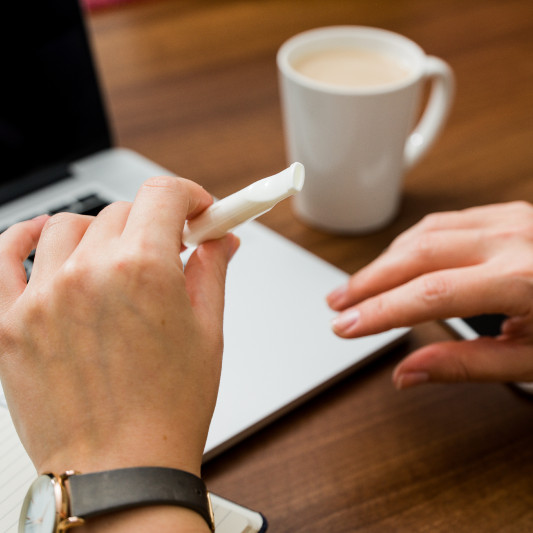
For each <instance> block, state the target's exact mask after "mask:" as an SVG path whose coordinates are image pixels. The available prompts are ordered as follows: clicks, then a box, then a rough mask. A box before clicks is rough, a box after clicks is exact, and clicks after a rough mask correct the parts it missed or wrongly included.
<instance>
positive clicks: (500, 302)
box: [328, 202, 533, 388]
mask: <svg viewBox="0 0 533 533" xmlns="http://www.w3.org/2000/svg"><path fill="white" fill-rule="evenodd" d="M328 303H329V305H330V307H331V308H332V309H334V310H336V311H340V312H341V313H340V314H339V315H338V316H337V317H336V319H335V320H334V321H333V329H334V331H335V332H336V333H337V334H338V335H340V336H341V337H347V338H348V337H359V336H362V335H369V334H372V333H378V332H381V331H385V330H388V329H390V328H394V327H400V326H413V325H415V324H417V323H420V322H424V321H428V320H435V319H444V318H449V317H454V316H463V317H466V316H472V315H476V314H483V313H503V314H505V315H507V316H508V317H509V319H508V320H507V321H505V322H504V324H503V326H502V331H501V335H500V336H499V337H498V338H496V339H489V338H480V339H477V340H474V341H461V342H458V341H450V342H443V343H437V344H433V345H430V346H426V347H424V348H422V349H420V350H418V351H416V352H415V353H413V354H411V355H410V356H409V357H407V358H406V359H405V360H403V361H402V362H401V363H400V364H399V365H398V367H397V368H396V370H395V372H394V375H393V380H394V382H395V384H396V386H397V387H398V388H405V387H409V386H412V385H417V384H420V383H424V382H432V381H533V207H532V206H531V205H529V204H526V203H524V202H513V203H508V204H501V205H490V206H486V207H478V208H472V209H467V210H464V211H461V212H451V213H440V214H433V215H429V216H428V217H426V218H425V219H423V220H422V221H421V222H420V223H418V224H416V225H415V226H413V227H412V228H411V229H409V230H408V231H406V232H405V233H403V234H402V235H400V236H399V237H398V238H397V239H396V240H395V241H394V242H393V243H392V244H391V246H390V247H389V248H388V249H387V250H386V251H385V252H384V253H383V254H382V255H381V256H380V257H378V258H377V259H376V260H375V261H374V262H373V263H371V264H370V265H368V266H367V267H365V268H363V269H362V270H361V271H359V272H358V273H356V274H354V275H353V276H352V277H351V278H350V280H349V282H348V284H347V285H346V286H345V287H340V288H338V289H337V290H335V291H333V292H332V293H331V294H330V295H329V296H328Z"/></svg>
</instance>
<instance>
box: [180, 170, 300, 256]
mask: <svg viewBox="0 0 533 533" xmlns="http://www.w3.org/2000/svg"><path fill="white" fill-rule="evenodd" d="M304 181H305V170H304V166H303V165H302V164H301V163H293V164H292V165H291V166H290V167H289V168H286V169H285V170H283V171H281V172H279V173H278V174H274V176H270V177H268V178H263V179H262V180H259V181H256V182H254V183H252V184H251V185H248V187H245V188H244V189H241V190H240V191H237V192H236V193H233V194H231V195H230V196H227V197H226V198H223V199H222V200H219V201H218V202H215V203H214V204H212V205H211V206H209V207H208V208H207V209H206V210H205V211H204V212H203V213H201V214H200V215H198V216H197V217H195V218H193V219H191V220H188V221H187V222H186V224H185V227H184V229H183V236H182V242H183V244H184V245H185V246H187V247H188V248H192V247H195V246H198V245H199V244H201V243H203V242H205V241H209V240H212V239H219V238H221V237H223V236H224V235H226V233H228V232H230V231H231V230H233V229H235V228H236V227H237V226H238V225H239V224H242V223H243V222H247V221H248V220H253V219H254V218H257V217H258V216H261V215H263V214H264V213H266V212H267V211H270V209H272V208H273V207H274V206H275V205H276V204H277V203H278V202H280V201H281V200H284V199H285V198H288V197H289V196H292V195H293V194H295V193H297V192H299V191H301V190H302V187H303V185H304Z"/></svg>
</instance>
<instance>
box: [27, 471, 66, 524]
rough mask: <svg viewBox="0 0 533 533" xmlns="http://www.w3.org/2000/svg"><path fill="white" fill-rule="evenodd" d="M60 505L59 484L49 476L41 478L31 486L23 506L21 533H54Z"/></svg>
mask: <svg viewBox="0 0 533 533" xmlns="http://www.w3.org/2000/svg"><path fill="white" fill-rule="evenodd" d="M58 502H59V504H58ZM60 504H61V487H60V486H59V482H58V481H56V480H55V479H54V478H52V477H50V476H48V475H43V476H39V477H38V478H37V479H36V480H35V481H34V482H33V484H32V485H31V487H30V489H29V490H28V493H27V494H26V498H25V499H24V503H23V504H22V511H21V515H20V521H19V533H31V532H34V533H53V532H54V531H55V529H56V524H57V519H58V512H57V509H59V508H60V507H59V506H60Z"/></svg>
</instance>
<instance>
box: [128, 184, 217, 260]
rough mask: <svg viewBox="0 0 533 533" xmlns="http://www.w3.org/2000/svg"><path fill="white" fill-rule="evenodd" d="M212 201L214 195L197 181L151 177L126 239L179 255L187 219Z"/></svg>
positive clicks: (139, 197)
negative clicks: (147, 243)
mask: <svg viewBox="0 0 533 533" xmlns="http://www.w3.org/2000/svg"><path fill="white" fill-rule="evenodd" d="M212 202H213V199H212V197H211V195H210V194H209V193H208V192H207V191H206V190H205V189H204V188H203V187H201V186H200V185H198V184H197V183H194V182H193V181H190V180H186V179H184V178H174V177H170V176H160V177H155V178H150V179H148V180H147V181H146V182H145V183H144V184H143V185H142V186H141V188H140V189H139V191H138V193H137V196H136V197H135V200H134V202H133V205H132V208H131V211H130V213H129V216H128V220H127V221H126V225H125V227H124V231H123V233H122V236H123V237H124V238H126V239H130V240H137V241H138V242H143V243H146V242H150V243H151V244H152V245H153V246H155V247H157V248H161V249H170V250H171V251H172V252H177V253H179V252H180V249H181V235H182V233H183V226H184V225H185V220H186V219H188V218H193V217H195V216H196V215H197V214H199V213H201V212H202V211H203V210H204V209H206V208H207V207H209V205H211V203H212Z"/></svg>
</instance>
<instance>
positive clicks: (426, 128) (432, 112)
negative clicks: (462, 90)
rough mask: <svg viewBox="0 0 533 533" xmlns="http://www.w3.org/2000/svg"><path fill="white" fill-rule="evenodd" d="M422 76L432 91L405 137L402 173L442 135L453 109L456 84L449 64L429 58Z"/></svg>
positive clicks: (432, 57)
mask: <svg viewBox="0 0 533 533" xmlns="http://www.w3.org/2000/svg"><path fill="white" fill-rule="evenodd" d="M424 77H425V78H426V79H428V80H430V81H431V92H430V94H429V99H428V103H427V106H426V109H425V110H424V113H423V114H422V117H421V118H420V120H419V121H418V124H417V125H416V127H415V129H414V130H413V132H412V133H411V134H410V135H409V137H408V138H407V142H406V144H405V151H404V165H405V170H409V169H411V168H412V167H413V166H414V165H416V164H417V163H418V162H419V161H420V159H422V157H423V156H424V155H425V154H426V152H427V151H428V150H429V148H430V147H431V145H432V144H433V143H434V141H435V139H436V138H437V136H438V134H439V133H440V132H441V130H442V128H443V126H444V123H445V121H446V118H447V117H448V113H449V112H450V108H451V106H452V101H453V95H454V90H455V82H454V77H453V72H452V69H451V68H450V67H449V66H448V64H447V63H445V62H444V61H443V60H442V59H439V58H438V57H434V56H428V57H427V58H426V66H425V74H424Z"/></svg>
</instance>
